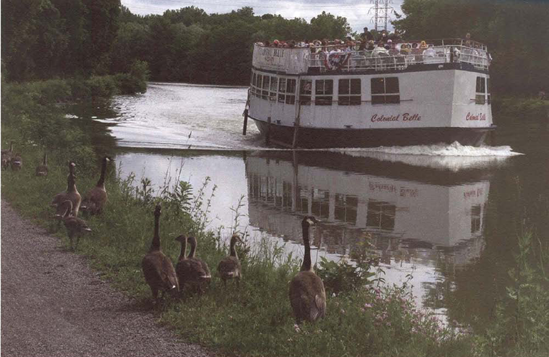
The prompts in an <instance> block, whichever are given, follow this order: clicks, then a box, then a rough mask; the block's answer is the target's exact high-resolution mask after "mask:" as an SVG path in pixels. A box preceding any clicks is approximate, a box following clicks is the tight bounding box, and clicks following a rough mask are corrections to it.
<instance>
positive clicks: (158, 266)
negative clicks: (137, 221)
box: [141, 205, 179, 302]
mask: <svg viewBox="0 0 549 357" xmlns="http://www.w3.org/2000/svg"><path fill="white" fill-rule="evenodd" d="M160 214H161V207H160V205H156V208H155V210H154V236H153V239H152V243H151V247H150V248H149V252H148V253H147V254H146V255H145V257H144V258H143V260H142V261H141V267H142V268H143V274H144V275H145V280H146V281H147V284H149V286H150V287H151V292H152V295H153V299H154V301H155V302H156V301H158V291H161V292H162V296H161V298H163V297H164V293H166V292H168V293H170V294H171V295H172V296H176V295H177V293H178V292H179V282H178V280H177V274H176V273H175V269H174V268H173V264H172V262H171V260H170V258H168V257H166V256H165V255H164V253H162V251H161V250H160V235H159V234H158V229H159V227H158V226H159V220H160Z"/></svg>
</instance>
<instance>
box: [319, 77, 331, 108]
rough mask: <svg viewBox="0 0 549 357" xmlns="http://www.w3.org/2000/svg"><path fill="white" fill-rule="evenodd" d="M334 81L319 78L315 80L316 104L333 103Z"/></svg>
mask: <svg viewBox="0 0 549 357" xmlns="http://www.w3.org/2000/svg"><path fill="white" fill-rule="evenodd" d="M333 94H334V81H333V80H332V79H318V80H316V81H315V105H332V96H333Z"/></svg>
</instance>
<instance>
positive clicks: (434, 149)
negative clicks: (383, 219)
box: [334, 142, 523, 171]
mask: <svg viewBox="0 0 549 357" xmlns="http://www.w3.org/2000/svg"><path fill="white" fill-rule="evenodd" d="M334 151H337V152H340V153H342V154H345V155H349V156H354V157H369V158H375V159H378V160H383V161H390V162H401V163H405V164H408V165H413V166H422V167H431V168H435V169H441V170H451V171H459V170H463V169H472V168H487V167H494V166H501V165H504V164H505V162H506V161H507V159H508V158H510V157H512V156H517V155H523V154H521V153H517V152H515V151H513V149H512V148H511V147H510V146H481V147H473V146H464V145H461V144H459V143H457V142H455V143H453V144H450V145H447V144H436V145H418V146H402V147H401V146H398V147H397V146H392V147H378V148H364V149H363V148H356V149H334Z"/></svg>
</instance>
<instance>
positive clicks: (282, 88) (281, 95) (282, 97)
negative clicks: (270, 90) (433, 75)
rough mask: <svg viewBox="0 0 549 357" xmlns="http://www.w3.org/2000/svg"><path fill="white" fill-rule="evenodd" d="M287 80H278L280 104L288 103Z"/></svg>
mask: <svg viewBox="0 0 549 357" xmlns="http://www.w3.org/2000/svg"><path fill="white" fill-rule="evenodd" d="M284 93H286V78H279V79H278V102H279V103H284V102H285V101H286V95H285V94H284Z"/></svg>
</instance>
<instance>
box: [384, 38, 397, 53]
mask: <svg viewBox="0 0 549 357" xmlns="http://www.w3.org/2000/svg"><path fill="white" fill-rule="evenodd" d="M389 41H391V40H389ZM388 45H389V55H390V56H396V55H398V54H400V51H399V50H398V49H397V48H396V45H395V44H394V43H392V42H389V43H388ZM385 48H387V47H385Z"/></svg>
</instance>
